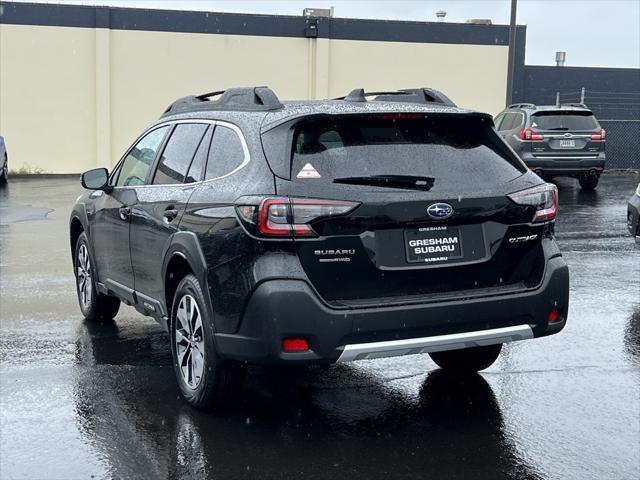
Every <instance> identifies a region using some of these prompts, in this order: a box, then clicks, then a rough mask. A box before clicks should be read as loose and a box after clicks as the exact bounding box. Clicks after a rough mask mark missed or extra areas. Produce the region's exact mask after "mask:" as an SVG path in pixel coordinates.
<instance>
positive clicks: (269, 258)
mask: <svg viewBox="0 0 640 480" xmlns="http://www.w3.org/2000/svg"><path fill="white" fill-rule="evenodd" d="M216 96H219V98H218V99H217V100H212V99H213V98H214V97H216ZM82 184H83V186H84V187H85V188H87V189H88V190H89V191H87V192H85V193H84V194H83V195H82V196H81V197H80V198H79V199H78V201H77V203H76V204H75V206H74V208H73V211H72V214H71V223H70V237H71V251H72V254H73V263H74V267H75V274H76V278H77V293H78V298H79V303H80V309H81V310H82V314H83V315H84V316H85V318H86V319H87V320H89V321H103V320H108V319H111V318H113V317H114V316H115V315H116V313H117V312H118V307H119V305H120V302H124V303H126V304H128V305H133V306H134V307H135V308H136V309H137V310H138V311H139V312H141V313H142V314H145V315H150V316H152V317H154V318H155V319H157V320H158V321H159V322H160V323H161V324H162V325H163V326H164V327H165V328H166V329H167V330H168V331H169V333H170V339H171V349H172V352H173V358H174V363H175V371H176V375H177V379H178V384H179V386H180V390H181V391H182V393H183V395H184V396H185V398H186V399H187V400H188V401H189V402H190V403H191V404H192V405H194V406H197V407H208V406H220V405H221V403H222V402H223V401H224V399H225V397H226V394H227V392H228V391H229V388H230V386H231V385H232V381H233V380H234V379H238V378H241V376H242V375H241V374H242V367H243V366H244V365H246V364H247V363H262V364H265V363H267V364H280V365H283V364H284V365H310V364H330V363H334V362H344V361H351V360H359V359H369V358H378V357H386V356H396V355H407V354H415V353H424V352H427V353H429V354H430V355H431V357H432V359H433V360H434V361H435V362H436V363H437V364H438V365H439V366H440V367H442V368H444V369H449V370H452V371H456V372H460V373H464V372H475V371H478V370H481V369H484V368H486V367H488V366H489V365H491V364H492V363H493V362H494V361H495V360H496V358H497V356H498V354H499V352H500V350H501V347H502V344H503V343H506V342H510V341H514V340H522V339H528V338H533V337H541V336H545V335H549V334H553V333H556V332H559V331H560V330H561V329H562V328H563V327H564V325H565V322H566V318H567V309H568V304H569V289H568V281H569V274H568V269H567V266H566V264H565V262H564V260H563V258H562V256H561V253H560V251H559V250H558V246H557V245H556V242H555V240H554V218H555V216H556V212H557V206H558V204H557V200H558V197H557V191H556V188H555V186H553V185H550V184H547V183H544V182H542V181H541V180H540V178H539V177H538V176H537V175H535V174H534V173H532V172H530V171H529V169H527V168H526V166H525V165H524V164H523V163H522V161H521V160H520V159H518V158H517V156H515V155H514V154H513V152H512V151H511V150H510V149H509V148H507V146H506V145H505V144H504V142H503V141H502V140H501V139H500V137H499V136H498V135H497V134H496V131H495V129H494V126H493V121H492V118H491V117H490V116H489V115H487V114H483V113H477V112H473V111H469V110H463V109H459V108H456V107H455V106H454V105H453V104H452V102H451V101H450V100H449V99H447V98H446V97H445V96H444V95H442V94H440V93H439V92H437V91H433V90H430V89H417V90H411V91H398V92H377V93H373V94H366V93H365V92H364V91H363V90H355V91H354V92H352V93H350V94H349V95H347V96H346V97H342V98H340V99H334V100H325V101H302V102H280V101H279V100H278V98H277V97H276V95H275V94H274V93H273V92H272V91H271V90H270V89H268V88H266V87H256V88H242V89H235V88H234V89H230V90H227V91H225V92H213V93H211V94H205V95H201V96H191V97H186V98H182V99H180V100H178V101H176V102H175V103H173V104H172V105H171V106H170V107H169V108H168V109H167V110H166V111H165V112H164V114H163V115H162V116H161V118H160V119H159V120H158V121H157V122H156V123H154V124H153V125H151V126H150V127H149V128H148V129H147V130H146V131H145V132H144V133H143V134H142V135H141V136H140V137H139V138H138V139H137V140H136V141H135V143H134V144H133V146H131V147H130V149H129V150H128V151H127V152H126V153H125V155H124V157H123V158H122V159H121V160H120V162H119V163H118V164H117V165H116V167H115V168H114V170H113V172H111V174H108V173H107V171H106V170H105V169H95V170H91V171H88V172H86V173H84V174H83V176H82Z"/></svg>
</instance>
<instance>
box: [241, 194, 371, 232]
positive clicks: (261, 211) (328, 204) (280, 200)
mask: <svg viewBox="0 0 640 480" xmlns="http://www.w3.org/2000/svg"><path fill="white" fill-rule="evenodd" d="M240 201H241V200H240ZM358 205H360V204H359V203H357V202H347V201H339V200H323V199H316V198H286V197H267V198H264V199H263V200H262V201H261V202H260V204H259V205H258V206H255V205H236V212H237V213H238V217H239V218H240V220H241V221H242V222H243V224H244V225H245V227H247V229H248V230H249V231H250V233H253V234H255V235H258V236H261V237H280V238H291V237H293V236H295V237H317V234H316V232H314V231H313V228H312V227H311V225H310V223H311V222H313V221H315V220H318V219H320V218H326V217H334V216H338V215H345V214H347V213H349V212H350V211H352V210H353V209H354V208H356V207H357V206H358Z"/></svg>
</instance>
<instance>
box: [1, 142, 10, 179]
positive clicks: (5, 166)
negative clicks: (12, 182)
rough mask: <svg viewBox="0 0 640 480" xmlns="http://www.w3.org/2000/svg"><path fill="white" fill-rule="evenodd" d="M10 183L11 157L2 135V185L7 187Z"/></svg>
mask: <svg viewBox="0 0 640 480" xmlns="http://www.w3.org/2000/svg"><path fill="white" fill-rule="evenodd" d="M8 181H9V155H8V154H7V144H6V143H4V137H3V136H2V135H0V185H6V184H7V182H8Z"/></svg>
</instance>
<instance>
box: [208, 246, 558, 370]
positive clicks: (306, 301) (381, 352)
mask: <svg viewBox="0 0 640 480" xmlns="http://www.w3.org/2000/svg"><path fill="white" fill-rule="evenodd" d="M568 308H569V271H568V268H567V265H566V263H565V262H564V260H563V259H562V257H555V258H552V259H550V260H548V262H547V268H546V272H545V276H544V279H543V281H542V284H541V285H540V286H539V287H538V288H537V289H535V290H530V291H524V292H521V293H512V294H505V295H492V296H487V297H481V298H473V299H462V300H450V301H439V302H432V303H423V304H417V305H402V306H385V307H375V308H348V309H338V308H331V307H329V306H328V305H327V304H326V303H324V302H323V301H322V300H321V299H320V298H319V297H318V295H317V294H316V293H315V292H314V291H313V289H312V288H311V287H310V286H309V284H308V283H307V282H305V281H304V280H269V281H265V282H263V283H262V284H260V285H259V286H258V287H257V288H256V289H255V290H254V293H253V294H252V296H251V298H250V300H249V302H248V305H247V307H246V309H245V312H244V315H243V319H242V322H241V325H240V329H239V331H238V332H237V333H235V334H221V333H218V334H216V347H217V349H218V351H219V353H220V355H221V356H223V357H225V358H230V359H235V360H243V361H248V362H253V363H273V364H323V363H333V362H336V361H349V360H354V359H360V358H372V357H381V356H393V355H404V354H412V353H422V352H432V351H441V350H451V349H458V348H466V347H468V346H475V345H488V344H492V343H505V342H507V341H513V340H522V339H526V338H533V337H541V336H545V335H550V334H553V333H557V332H559V331H560V330H562V328H564V325H565V323H566V318H567V312H568ZM553 309H557V310H558V311H559V312H560V317H559V321H557V322H554V323H553V324H549V323H548V321H547V317H548V315H549V312H550V311H551V310H553ZM300 337H302V338H305V339H307V341H308V342H309V346H310V350H309V351H306V352H300V353H287V352H283V351H282V350H281V342H282V339H284V338H300Z"/></svg>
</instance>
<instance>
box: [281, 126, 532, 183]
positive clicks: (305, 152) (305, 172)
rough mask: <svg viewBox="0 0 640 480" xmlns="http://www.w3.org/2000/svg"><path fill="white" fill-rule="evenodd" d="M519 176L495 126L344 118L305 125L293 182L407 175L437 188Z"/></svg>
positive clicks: (298, 134) (297, 136)
mask: <svg viewBox="0 0 640 480" xmlns="http://www.w3.org/2000/svg"><path fill="white" fill-rule="evenodd" d="M411 115H413V114H411ZM314 171H315V172H314ZM521 172H522V166H521V164H520V162H518V160H517V159H515V158H514V157H513V155H511V154H509V152H508V151H507V149H505V148H504V146H503V145H502V142H501V141H499V139H498V137H497V136H496V134H495V133H494V132H493V129H492V125H491V122H489V121H486V120H484V119H481V118H478V117H472V116H460V115H458V116H454V115H427V116H424V115H418V116H413V117H409V118H408V117H406V116H404V117H403V116H399V117H398V118H393V117H392V116H391V117H389V116H388V115H386V114H385V115H380V116H358V117H354V116H345V117H343V118H338V119H321V120H311V121H306V122H304V123H302V124H300V125H299V126H298V127H297V128H296V131H295V133H294V141H293V154H292V164H291V176H292V179H295V178H298V179H300V181H309V180H307V179H309V178H313V179H314V180H313V181H319V182H333V180H335V179H338V178H345V177H363V176H374V175H407V176H429V177H434V178H435V179H436V185H437V184H438V181H439V180H438V179H440V181H442V179H444V178H454V177H455V176H457V175H461V176H464V177H467V176H469V175H476V180H477V181H479V182H481V181H482V179H484V178H486V179H487V181H490V182H494V181H496V180H497V179H498V178H504V179H511V178H515V177H516V176H519V175H520V174H521Z"/></svg>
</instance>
